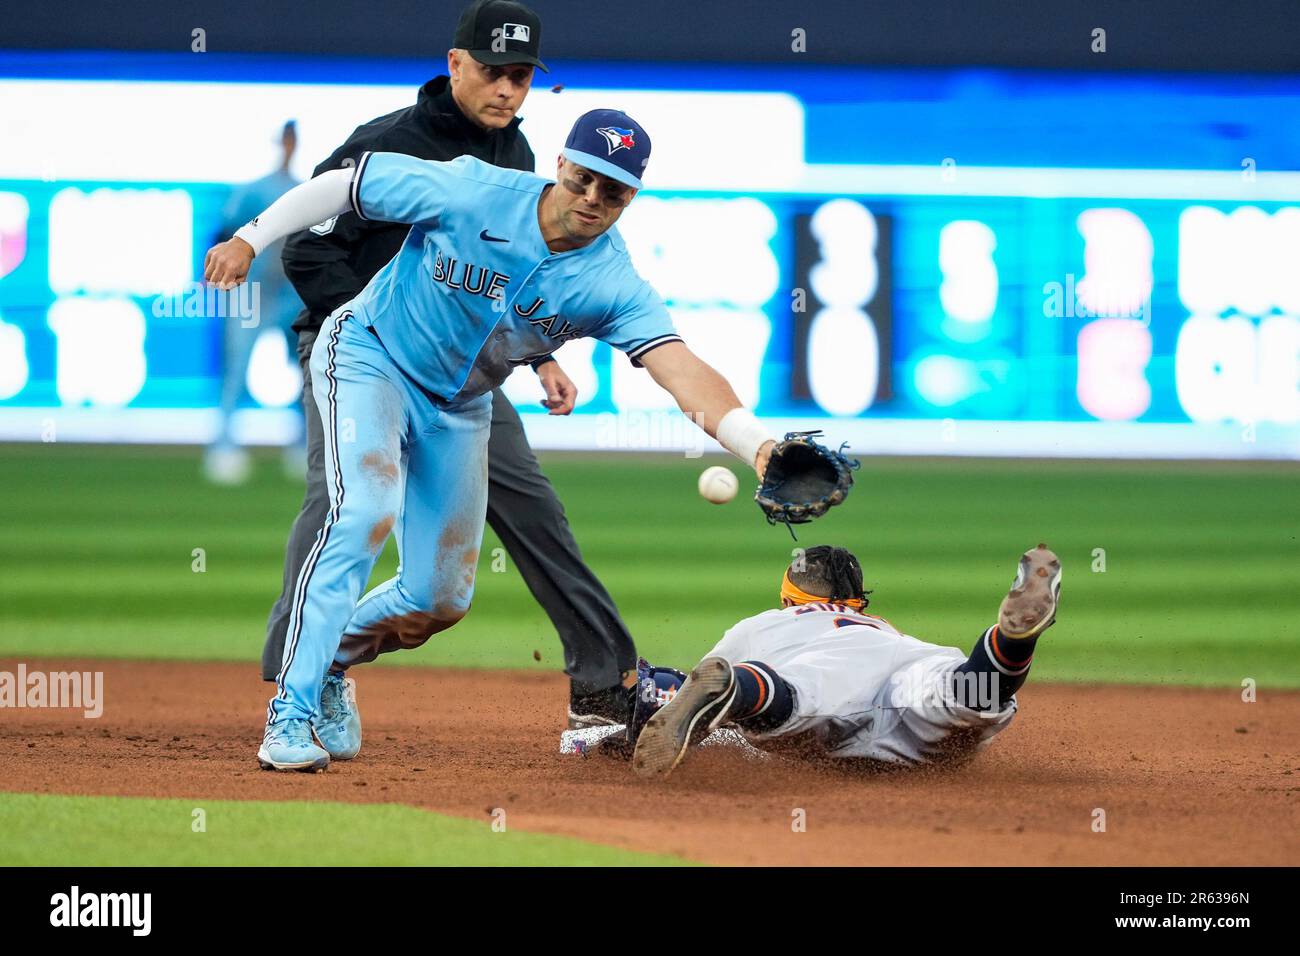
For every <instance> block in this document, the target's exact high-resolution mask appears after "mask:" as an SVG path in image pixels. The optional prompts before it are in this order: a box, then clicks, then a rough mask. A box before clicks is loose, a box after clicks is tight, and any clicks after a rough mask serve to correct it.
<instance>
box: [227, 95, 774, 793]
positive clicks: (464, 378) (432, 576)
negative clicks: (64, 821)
mask: <svg viewBox="0 0 1300 956" xmlns="http://www.w3.org/2000/svg"><path fill="white" fill-rule="evenodd" d="M649 155H650V140H649V137H648V135H647V134H646V133H645V131H644V130H643V129H642V128H641V127H640V126H639V125H638V124H636V123H635V121H633V120H632V119H631V118H630V117H628V116H627V115H626V114H624V113H620V112H617V111H614V110H594V111H592V112H590V113H587V114H585V115H584V116H582V117H580V118H579V120H578V121H577V123H576V124H575V125H574V127H573V130H572V132H571V133H570V135H569V138H568V140H567V142H566V146H565V148H564V150H563V152H562V154H561V156H560V157H558V158H557V163H556V172H557V180H558V181H557V182H552V181H551V180H547V179H544V178H542V177H540V176H536V175H533V174H530V173H523V172H518V171H515V170H506V169H500V168H497V167H494V166H490V165H487V164H485V163H483V162H481V161H479V160H476V159H473V158H472V157H467V156H463V157H461V158H459V159H456V160H453V161H451V162H446V163H442V162H431V161H424V160H418V159H414V158H412V157H409V156H404V155H399V154H395V153H370V154H366V155H365V156H364V157H363V158H362V160H361V161H360V162H359V163H358V164H357V166H356V169H355V170H342V169H341V170H334V171H331V172H328V173H325V174H323V175H321V176H317V177H315V178H314V179H312V180H311V181H309V182H307V183H304V184H302V185H301V186H299V187H297V188H295V189H294V190H291V191H290V192H289V193H287V194H286V195H285V196H283V197H282V198H281V199H280V200H278V201H277V202H276V203H275V204H274V205H272V206H271V207H270V208H268V209H267V210H266V211H264V212H263V213H262V214H261V215H260V216H258V217H257V218H255V219H254V220H253V221H252V222H250V223H249V224H248V225H246V226H244V227H243V228H241V229H240V230H239V231H238V232H236V234H235V237H234V238H233V239H231V240H230V241H228V242H225V243H221V244H220V245H218V246H215V247H213V249H211V250H210V251H209V253H208V257H207V261H206V263H205V277H206V278H207V279H208V281H210V282H213V283H215V284H217V285H218V286H221V287H229V286H231V285H233V284H235V283H238V282H240V281H242V280H243V278H244V277H245V276H246V274H247V271H248V267H249V264H250V263H251V261H252V259H253V257H254V256H255V255H256V254H257V253H258V252H260V251H261V249H262V248H265V246H266V245H268V244H269V243H271V242H274V241H275V240H276V239H279V238H281V237H282V236H283V235H285V234H287V233H289V232H293V231H296V230H298V229H303V228H306V227H307V226H310V225H313V224H315V223H317V222H321V221H323V220H326V219H328V218H329V217H330V216H333V215H337V214H339V213H340V212H343V211H345V210H346V209H349V208H351V209H353V210H354V211H356V212H357V214H358V215H360V216H362V217H363V218H367V219H382V220H388V221H393V222H403V223H410V224H411V231H410V233H409V234H408V235H407V237H406V241H405V242H404V244H403V245H402V248H401V250H400V251H399V252H398V254H397V256H396V257H395V258H394V259H393V260H392V261H391V262H390V263H389V264H388V265H387V266H385V267H384V268H383V269H382V270H381V271H380V272H379V273H378V274H377V275H376V276H375V277H374V279H372V280H371V282H370V284H369V285H368V286H367V287H366V288H365V289H364V290H363V291H362V292H361V294H360V295H358V296H357V297H356V298H355V299H353V300H352V301H351V302H349V303H347V304H346V305H344V306H342V307H341V308H340V309H338V310H337V311H336V312H335V313H334V314H333V315H332V316H330V318H329V320H327V322H326V323H325V325H324V327H323V328H322V330H321V334H320V337H319V338H318V339H317V343H316V347H315V349H314V351H313V353H312V358H311V374H312V384H313V388H314V390H315V394H316V397H317V403H318V405H319V408H320V413H321V420H322V421H323V423H324V430H325V441H326V474H327V479H328V484H329V491H330V505H331V507H330V511H329V514H328V516H327V519H326V522H325V526H324V527H323V528H322V529H321V531H320V533H319V535H318V536H317V538H316V542H315V544H314V546H313V547H312V550H311V552H310V554H309V555H308V558H307V560H306V562H305V563H304V565H303V568H302V571H301V573H300V575H299V578H298V582H297V586H296V589H295V591H294V603H293V608H292V613H291V617H290V621H289V632H288V638H287V640H286V642H285V652H284V660H283V666H282V669H281V672H280V675H279V678H278V680H277V693H276V695H275V697H274V698H273V699H272V700H271V703H270V707H269V708H268V713H267V728H266V733H265V735H264V738H263V742H262V747H261V748H260V750H259V751H258V759H259V761H260V763H261V764H262V766H264V767H267V768H274V769H278V770H320V769H324V768H325V767H326V766H328V763H329V760H330V758H331V757H333V758H335V759H348V758H350V757H353V756H355V755H356V753H357V752H358V751H359V749H360V746H361V723H360V717H359V715H358V713H357V708H356V701H355V697H354V695H353V688H352V684H351V682H350V681H344V679H343V677H342V673H343V672H344V671H345V670H346V669H347V668H348V667H350V666H352V665H354V664H358V663H363V662H365V661H369V660H373V659H374V658H375V656H377V655H378V654H380V653H383V652H385V651H390V650H397V649H399V648H408V647H418V646H419V645H420V644H422V643H424V641H425V640H427V639H428V638H429V637H430V636H431V635H432V634H434V633H437V632H438V631H440V630H444V629H446V628H448V627H450V626H451V625H453V624H455V623H456V622H457V621H458V620H460V619H461V618H462V617H463V616H464V615H465V613H466V612H467V611H468V610H469V605H470V599H471V598H472V596H473V593H474V574H475V568H476V565H477V562H478V552H479V547H480V543H481V540H482V534H483V523H484V518H485V512H486V501H487V439H488V428H489V421H490V411H491V396H490V394H489V393H490V391H491V389H492V388H494V387H495V386H497V385H499V384H500V383H501V382H502V381H504V380H505V378H506V377H507V376H508V375H510V373H511V372H512V371H513V370H514V368H515V367H516V366H519V365H524V364H531V363H532V362H534V361H536V360H538V359H539V358H542V357H544V356H547V355H549V354H550V353H552V352H554V351H555V350H556V349H557V348H559V347H560V346H561V345H563V344H564V343H565V342H567V341H568V340H570V339H573V338H578V337H582V336H594V337H596V338H599V339H601V340H602V341H605V342H608V343H609V344H610V345H612V346H613V347H615V348H617V349H619V350H620V351H623V352H624V353H626V354H627V356H628V357H629V358H630V359H631V360H632V362H633V363H634V364H636V365H643V366H644V367H645V368H646V369H647V371H648V372H649V373H650V374H651V376H652V377H653V378H654V379H655V381H656V382H657V383H658V384H660V385H661V386H662V387H664V388H665V389H667V390H668V391H669V392H670V393H671V394H672V395H673V396H674V398H676V400H677V402H678V405H679V406H680V407H681V408H682V409H683V410H684V411H687V412H689V413H690V414H691V415H692V417H693V419H694V420H695V421H696V423H697V424H699V425H700V426H701V427H702V428H703V429H704V430H705V431H706V432H707V433H709V434H710V435H713V436H715V437H717V438H718V440H719V441H720V442H721V443H722V444H723V446H724V447H726V448H728V449H729V450H730V451H732V452H733V453H734V454H736V455H737V456H738V457H740V458H742V459H743V460H744V461H746V462H747V464H749V465H750V466H752V467H754V469H755V470H756V471H757V472H758V473H759V474H760V475H761V473H762V470H763V469H764V468H765V467H766V462H767V458H768V456H769V455H770V452H771V448H772V440H771V437H770V436H769V434H768V433H767V431H766V430H765V429H764V428H763V426H762V425H761V424H760V423H759V422H757V420H755V419H754V416H753V415H752V414H750V413H749V412H748V411H747V410H746V409H744V408H743V407H741V403H740V401H739V399H738V398H737V397H736V394H735V392H734V390H733V389H732V388H731V386H730V385H729V384H728V383H727V382H726V380H725V379H724V378H722V376H721V375H719V374H718V372H717V371H715V370H714V369H713V368H711V367H710V366H709V365H707V364H706V363H704V362H703V361H701V360H700V359H699V358H698V357H696V356H695V355H694V354H693V353H692V352H691V351H690V350H689V349H688V348H687V347H686V346H685V344H684V343H683V342H682V340H681V338H680V337H679V336H678V335H677V333H676V332H675V331H674V328H673V324H672V320H671V317H670V316H669V314H668V310H667V309H666V307H665V306H664V304H663V302H662V300H661V299H660V298H659V296H658V295H657V294H656V293H655V292H654V290H653V289H652V288H650V286H649V285H648V284H647V283H646V282H645V281H644V280H643V279H641V278H640V276H638V275H637V273H636V271H635V270H634V269H633V267H632V264H631V261H630V259H629V258H628V255H627V251H626V249H625V247H624V245H623V242H622V239H621V238H620V236H619V234H618V231H617V229H615V228H614V223H615V222H616V221H617V219H618V217H619V216H620V215H621V214H622V211H623V209H624V208H625V207H626V205H627V204H628V203H629V202H631V200H632V198H633V197H634V196H635V195H636V192H637V190H639V189H640V188H641V180H640V175H641V173H642V171H643V170H644V168H645V166H646V164H647V163H648V161H649ZM390 533H396V535H397V541H398V550H399V556H400V567H399V569H398V572H397V575H396V576H395V577H393V578H392V579H391V580H389V581H386V582H384V583H383V584H381V585H379V586H378V587H377V588H375V589H374V590H372V591H371V592H370V593H369V594H367V595H365V597H364V598H361V592H362V589H363V588H364V587H365V583H366V581H367V579H368V578H369V576H370V573H371V570H372V569H373V567H374V563H375V560H376V559H377V557H378V555H379V553H380V551H381V550H382V549H383V546H384V542H385V541H386V540H387V538H388V536H389V534H390ZM358 598H361V600H360V603H358ZM313 736H314V738H315V740H313ZM317 742H319V746H318V745H317Z"/></svg>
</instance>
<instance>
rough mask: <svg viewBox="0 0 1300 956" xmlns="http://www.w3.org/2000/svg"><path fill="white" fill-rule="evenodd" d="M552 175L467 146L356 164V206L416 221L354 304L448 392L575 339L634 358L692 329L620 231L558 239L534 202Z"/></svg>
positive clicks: (433, 385) (467, 391) (469, 394)
mask: <svg viewBox="0 0 1300 956" xmlns="http://www.w3.org/2000/svg"><path fill="white" fill-rule="evenodd" d="M548 185H550V181H549V180H546V179H544V178H542V177H540V176H536V175H533V174H532V173H524V172H519V171H517V170H510V169H500V168H498V167H495V166H490V165H488V164H487V163H484V162H481V161H480V160H477V159H474V158H473V157H470V156H461V157H459V158H458V159H454V160H452V161H450V162H435V161H427V160H419V159H414V158H412V157H410V156H404V155H401V154H398V153H366V154H365V155H364V156H362V158H361V161H360V162H359V163H358V164H357V169H356V172H355V173H354V174H353V178H352V190H351V198H352V206H353V208H354V210H355V211H356V213H357V215H359V216H361V217H362V218H363V219H382V220H388V221H392V222H405V223H410V224H411V227H412V228H411V231H410V232H409V233H408V234H407V237H406V240H405V242H404V243H403V244H402V247H401V249H400V250H399V251H398V253H397V255H396V256H395V257H394V258H393V260H392V261H391V262H389V263H388V265H387V266H385V267H384V268H383V269H382V270H380V272H379V273H378V274H377V275H376V276H375V277H374V279H372V280H371V282H370V284H369V285H368V286H367V287H366V288H365V289H364V290H363V291H362V292H361V293H360V294H358V296H357V297H356V298H355V299H353V300H352V302H350V303H349V304H348V305H347V306H346V307H345V308H347V309H349V310H350V311H351V312H352V313H353V314H354V315H355V316H356V317H357V318H358V319H359V320H361V321H362V322H363V323H364V324H366V325H368V326H372V327H373V328H374V330H375V331H376V332H377V333H378V335H379V338H380V339H381V341H382V342H383V343H384V347H385V349H386V350H387V351H388V352H389V353H390V355H391V356H392V357H393V360H394V361H395V362H396V363H397V364H398V366H399V367H400V368H401V369H402V371H403V372H405V373H406V374H407V375H409V376H410V377H411V378H412V379H413V380H414V381H415V382H416V383H417V384H419V385H420V386H421V387H422V388H423V389H425V390H426V391H427V392H430V393H432V394H433V395H435V396H437V397H438V398H440V399H442V400H443V401H446V402H449V403H456V402H461V401H465V400H468V399H471V398H473V397H475V396H477V395H481V394H483V393H485V392H487V391H490V390H491V389H492V388H495V387H496V386H497V385H499V384H500V383H501V382H503V381H504V380H505V379H506V378H507V377H508V376H509V375H510V373H511V371H513V369H514V368H515V366H518V365H522V364H525V363H528V362H531V361H534V360H536V359H538V358H541V357H543V356H546V355H549V354H550V353H552V352H554V351H555V350H556V349H557V348H559V347H560V346H561V345H563V344H564V343H565V342H567V341H569V340H570V339H574V338H580V337H584V336H593V337H595V338H598V339H600V340H601V341H604V342H607V343H609V344H610V345H611V346H613V347H614V348H617V349H619V350H620V351H622V352H625V353H627V355H628V356H629V358H631V360H632V361H633V362H634V363H636V362H637V360H638V359H639V358H640V357H641V356H642V355H645V354H646V353H647V352H648V351H650V350H651V349H653V348H656V347H657V346H659V345H663V344H665V343H667V342H677V341H681V339H680V337H679V336H678V335H677V332H676V330H675V329H674V328H673V324H672V319H671V317H670V316H669V314H668V309H667V308H666V307H665V305H664V303H663V301H662V300H661V299H660V298H659V296H658V295H657V294H656V293H655V291H654V290H653V289H652V288H651V287H650V285H649V284H648V283H647V282H646V281H645V280H644V279H642V278H641V277H640V276H639V275H637V273H636V270H635V269H634V268H633V266H632V262H631V260H630V259H629V257H628V254H627V248H626V246H625V245H624V244H623V240H622V237H621V236H619V234H618V231H617V229H612V228H611V229H610V230H609V231H607V232H605V233H604V234H603V235H601V236H598V237H597V238H596V239H595V240H594V241H592V242H591V243H589V244H588V245H586V246H584V247H582V248H580V249H574V250H571V251H568V252H560V253H553V252H551V251H550V249H548V248H547V246H546V242H545V241H544V240H543V238H542V232H541V227H540V225H539V223H538V220H537V208H538V203H539V201H540V199H541V195H542V191H543V190H544V189H545V188H546V186H548ZM638 364H639V363H638Z"/></svg>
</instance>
